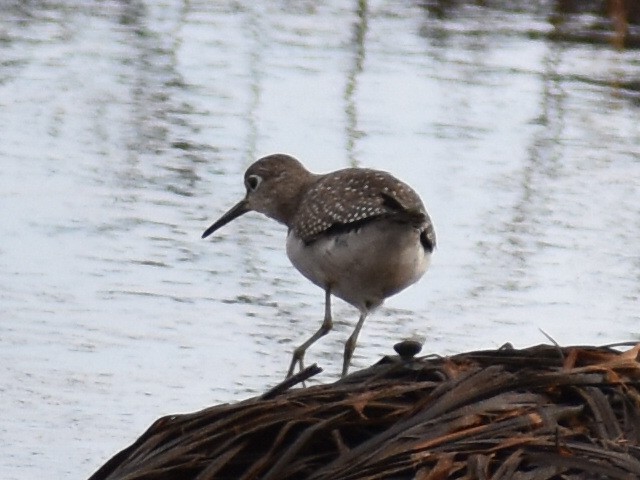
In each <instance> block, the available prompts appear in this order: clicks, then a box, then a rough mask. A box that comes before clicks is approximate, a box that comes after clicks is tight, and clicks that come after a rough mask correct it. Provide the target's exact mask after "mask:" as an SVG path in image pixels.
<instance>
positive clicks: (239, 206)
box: [202, 199, 249, 238]
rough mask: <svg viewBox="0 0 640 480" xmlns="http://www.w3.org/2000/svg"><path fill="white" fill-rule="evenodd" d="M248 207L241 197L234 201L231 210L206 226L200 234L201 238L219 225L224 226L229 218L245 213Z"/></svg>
mask: <svg viewBox="0 0 640 480" xmlns="http://www.w3.org/2000/svg"><path fill="white" fill-rule="evenodd" d="M248 211H249V208H248V207H247V200H246V199H242V200H240V201H239V202H238V203H236V204H235V205H234V206H233V207H232V208H231V210H229V211H228V212H227V213H225V214H224V215H222V216H221V217H220V218H219V219H218V221H217V222H216V223H214V224H213V225H211V226H210V227H209V228H207V229H206V230H205V231H204V233H203V234H202V238H207V237H208V236H209V235H211V234H212V233H213V232H215V231H216V230H218V229H219V228H220V227H224V226H225V225H226V224H227V223H229V222H230V221H231V220H234V219H236V218H238V217H239V216H240V215H242V214H244V213H247V212H248Z"/></svg>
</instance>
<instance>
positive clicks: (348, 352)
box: [342, 310, 369, 377]
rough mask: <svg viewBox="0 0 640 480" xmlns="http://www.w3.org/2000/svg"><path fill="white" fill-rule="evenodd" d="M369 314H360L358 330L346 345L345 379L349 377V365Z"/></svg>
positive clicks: (365, 312) (343, 368)
mask: <svg viewBox="0 0 640 480" xmlns="http://www.w3.org/2000/svg"><path fill="white" fill-rule="evenodd" d="M368 313H369V312H368V311H366V310H364V311H362V312H360V318H359V319H358V324H357V325H356V328H355V330H354V331H353V333H352V334H351V336H350V337H349V338H348V339H347V342H346V343H345V344H344V361H343V363H342V376H343V377H345V376H346V375H347V372H348V371H349V364H351V357H352V356H353V351H354V350H355V349H356V343H357V341H358V335H359V334H360V330H361V329H362V325H363V324H364V319H365V318H367V314H368Z"/></svg>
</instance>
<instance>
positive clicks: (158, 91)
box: [0, 0, 640, 479]
mask: <svg viewBox="0 0 640 480" xmlns="http://www.w3.org/2000/svg"><path fill="white" fill-rule="evenodd" d="M419 3H420V2H410V1H402V2H400V1H388V2H385V1H371V2H367V1H360V2H355V1H354V2H344V1H337V0H335V1H328V2H320V3H319V2H305V1H302V2H289V1H266V2H209V1H204V0H202V1H189V2H186V1H185V2H179V1H177V0H176V1H170V0H167V1H164V2H144V1H131V2H124V1H123V2H117V1H100V2H98V1H96V2H93V1H87V2H68V1H64V0H61V1H55V2H54V1H40V2H37V1H34V2H17V1H16V2H11V1H9V2H2V4H1V6H0V162H1V163H0V165H1V168H0V187H1V188H0V195H1V203H2V222H1V227H0V233H1V235H2V242H1V244H0V321H1V322H0V363H1V364H2V367H1V368H0V405H1V406H2V411H3V420H2V422H0V434H1V436H2V438H3V439H4V441H3V442H2V447H0V477H2V478H4V479H12V478H16V479H17V478H41V477H43V476H44V475H46V476H47V477H50V478H84V477H87V476H88V475H89V474H90V473H92V472H93V471H94V470H95V469H96V468H97V467H99V466H100V465H101V464H102V463H104V461H106V460H107V458H109V457H110V456H111V455H112V454H114V453H115V452H116V451H117V450H119V449H121V448H123V447H125V446H126V445H128V444H129V443H131V442H132V441H133V440H134V439H135V438H137V437H138V435H139V434H141V433H142V431H143V430H144V429H145V428H146V427H147V426H148V425H149V424H150V423H151V422H152V421H153V420H155V419H156V418H157V417H159V416H161V415H165V414H169V413H175V412H187V411H193V410H196V409H200V408H202V407H205V406H209V405H212V404H215V403H219V402H226V401H234V400H237V399H242V398H246V397H248V396H252V395H255V394H257V393H260V392H262V391H264V390H265V389H266V388H267V387H269V386H271V385H273V384H275V383H276V382H278V381H279V380H280V379H281V378H282V377H283V375H284V373H285V371H286V367H287V365H288V362H289V356H290V353H291V351H292V349H293V348H294V346H296V345H297V344H299V343H301V342H302V341H303V340H304V339H305V338H307V337H308V336H309V335H310V334H311V333H312V332H313V331H315V330H316V329H317V327H318V326H319V324H320V322H321V318H322V314H323V293H322V291H321V290H320V289H318V288H317V287H315V286H313V285H312V284H310V283H309V282H307V281H306V280H304V279H303V278H302V277H301V276H300V274H298V273H297V272H296V271H295V270H294V269H293V267H291V266H290V264H289V262H288V260H287V258H286V256H285V252H284V238H285V235H286V231H285V229H284V227H282V226H281V225H278V224H277V223H275V222H273V221H270V220H268V219H266V218H265V217H262V216H260V215H257V214H252V215H246V216H244V217H242V218H241V219H239V220H238V221H236V222H234V223H232V224H230V225H228V226H226V227H225V228H224V229H222V230H220V231H219V232H218V233H217V234H216V235H215V236H214V237H213V238H212V239H211V240H206V241H205V240H201V239H200V234H201V233H202V231H203V230H204V228H206V227H207V226H208V225H209V223H210V222H211V221H212V220H214V219H216V218H217V217H218V216H219V215H220V214H221V213H222V212H223V211H225V210H226V209H227V208H229V207H230V206H231V205H232V204H234V203H235V202H236V201H237V200H238V199H239V198H240V197H241V196H242V195H243V194H244V192H243V185H242V174H243V172H244V170H245V169H246V167H247V166H248V165H249V164H250V163H251V162H252V161H253V160H255V159H256V158H258V157H260V156H262V155H265V154H268V153H273V152H287V153H290V154H293V155H295V156H297V157H299V158H300V159H301V160H302V161H303V162H304V163H305V164H306V165H307V166H308V168H309V169H311V170H313V171H317V172H323V171H328V170H333V169H337V168H342V167H346V166H350V165H357V166H367V167H374V168H379V169H384V170H389V171H391V172H393V173H394V174H395V175H397V176H398V177H400V178H402V179H404V180H406V181H407V182H408V183H410V184H411V185H413V186H414V187H415V189H416V190H417V191H418V192H419V193H420V195H421V196H422V198H423V199H424V201H425V204H426V205H427V208H428V209H429V212H430V213H431V216H432V218H433V219H434V223H435V225H436V230H437V234H438V240H439V248H438V250H437V251H436V253H435V255H434V258H433V263H432V267H431V269H430V271H429V272H428V273H427V275H426V276H425V277H424V278H423V280H422V281H421V282H420V283H418V284H417V285H415V286H413V287H411V288H409V289H408V290H406V291H404V292H402V293H401V294H399V295H397V296H396V297H393V298H392V299H390V300H389V301H388V302H387V303H386V306H384V307H383V308H381V309H380V310H379V311H377V312H376V313H375V314H373V315H372V316H371V317H370V318H369V319H368V321H367V323H366V324H365V327H364V330H363V332H362V334H361V337H360V342H359V347H358V349H357V350H356V356H355V360H354V367H355V368H358V367H365V366H367V365H369V364H371V363H372V362H374V361H376V360H377V359H378V358H379V357H380V356H382V355H385V354H389V353H391V351H392V350H391V347H392V345H393V344H394V343H395V342H397V341H398V340H400V339H403V338H406V337H411V336H421V337H424V338H425V339H426V346H425V352H436V353H440V354H450V353H455V352H460V351H465V350H469V349H483V348H495V347H498V346H500V345H501V344H503V343H504V342H507V341H510V342H512V343H513V344H515V345H516V346H527V345H533V344H537V343H542V342H546V341H547V340H546V338H545V337H544V336H543V335H542V333H541V332H540V329H542V330H544V331H545V332H546V333H548V334H549V335H550V336H552V337H553V338H555V340H557V341H558V342H559V343H562V344H572V343H589V344H603V343H609V342H616V341H622V340H635V339H638V337H639V336H638V329H637V325H638V320H640V312H639V310H638V299H639V296H640V252H639V249H638V239H639V238H640V211H639V210H640V207H639V205H640V160H639V158H640V157H639V155H640V121H638V119H639V118H640V117H639V113H640V112H639V107H640V94H639V92H638V85H639V83H638V82H639V79H640V57H639V56H638V51H637V50H618V49H616V48H614V47H613V46H612V45H610V44H607V43H593V44H586V43H573V42H563V41H552V40H550V38H551V36H552V35H551V34H552V33H553V30H554V28H556V27H557V23H555V22H554V21H552V20H551V14H550V12H549V11H548V9H549V8H550V7H549V6H548V5H549V2H541V4H542V5H543V6H541V7H531V6H530V2H522V3H521V5H519V7H518V8H517V9H514V11H507V10H503V9H500V8H497V7H476V6H465V5H464V4H463V3H462V2H460V3H455V2H453V3H452V4H453V5H457V6H454V7H451V6H450V7H447V8H443V9H429V8H426V7H421V6H420V5H419ZM431 3H436V2H431ZM491 3H492V2H489V4H491ZM494 3H497V2H494ZM249 5H250V6H249ZM445 5H449V4H448V3H445ZM334 305H335V307H334V318H335V319H336V325H335V331H334V332H332V333H331V334H330V335H328V336H327V337H325V338H324V339H322V340H321V341H319V342H318V343H317V344H316V345H314V347H312V349H311V350H310V351H309V353H308V357H307V359H308V361H309V362H318V363H319V364H320V365H321V366H322V367H323V368H324V369H325V372H324V373H323V374H322V375H321V377H320V378H319V380H318V381H323V382H327V381H332V380H334V379H335V378H336V377H337V375H338V372H339V370H340V368H341V356H342V348H343V342H344V340H345V339H346V337H347V336H348V335H349V334H350V332H351V329H352V327H353V325H354V323H355V320H356V317H357V312H356V311H355V310H354V309H353V308H352V307H350V306H348V305H346V304H344V303H342V302H340V301H335V302H334Z"/></svg>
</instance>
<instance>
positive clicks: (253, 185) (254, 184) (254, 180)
mask: <svg viewBox="0 0 640 480" xmlns="http://www.w3.org/2000/svg"><path fill="white" fill-rule="evenodd" d="M244 183H245V185H246V186H247V190H249V191H250V192H255V191H256V190H257V189H258V186H259V185H260V183H262V177H260V176H258V175H249V176H248V177H247V178H246V179H245V181H244Z"/></svg>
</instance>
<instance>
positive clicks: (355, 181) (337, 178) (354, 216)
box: [291, 168, 435, 245]
mask: <svg viewBox="0 0 640 480" xmlns="http://www.w3.org/2000/svg"><path fill="white" fill-rule="evenodd" d="M383 216H384V217H393V216H396V217H397V218H398V220H399V221H407V222H411V223H416V226H417V227H418V228H420V229H421V230H423V232H424V234H425V235H426V237H427V238H428V239H429V241H430V242H431V243H432V244H434V245H435V235H434V233H433V227H432V226H431V220H430V219H429V215H428V214H427V212H426V210H425V208H424V205H423V204H422V201H421V200H420V197H419V196H418V194H417V193H416V192H415V191H413V189H412V188H411V187H409V186H408V185H407V184H405V183H403V182H401V181H400V180H398V179H397V178H395V177H393V176H392V175H390V174H389V173H386V172H381V171H378V170H369V169H361V168H347V169H344V170H338V171H336V172H333V173H330V174H328V175H325V176H322V177H321V178H320V179H319V180H318V181H317V182H316V183H315V184H314V185H312V186H311V188H310V189H309V191H308V192H307V193H306V194H305V195H304V197H303V198H302V201H301V203H300V205H299V208H298V211H297V213H296V215H295V217H294V219H293V222H292V225H291V228H292V230H293V233H294V234H295V235H296V236H298V237H299V238H301V239H302V240H303V241H305V242H312V241H313V240H314V239H315V238H317V236H318V235H320V234H322V233H324V232H326V231H328V230H329V231H330V230H334V229H336V228H341V227H345V228H348V227H349V226H350V225H358V224H362V223H363V222H366V221H367V220H368V219H373V218H376V217H383Z"/></svg>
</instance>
